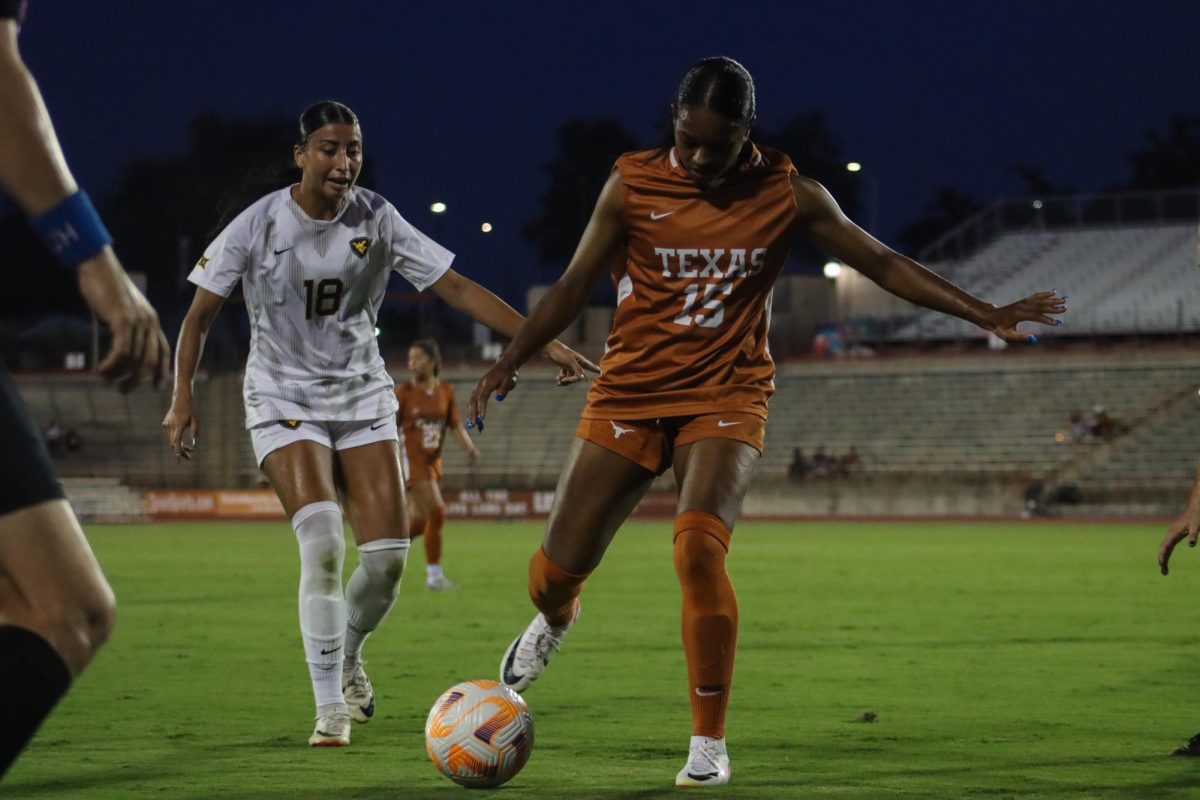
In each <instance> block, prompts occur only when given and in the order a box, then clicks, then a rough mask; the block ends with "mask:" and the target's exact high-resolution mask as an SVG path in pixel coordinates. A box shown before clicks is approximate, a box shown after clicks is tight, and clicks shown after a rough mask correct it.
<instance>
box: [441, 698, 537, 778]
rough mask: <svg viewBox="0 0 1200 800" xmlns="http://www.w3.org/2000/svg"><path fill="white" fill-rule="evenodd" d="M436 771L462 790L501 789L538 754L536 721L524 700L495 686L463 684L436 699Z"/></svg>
mask: <svg viewBox="0 0 1200 800" xmlns="http://www.w3.org/2000/svg"><path fill="white" fill-rule="evenodd" d="M425 749H426V750H427V751H428V752H429V758H430V759H431V760H432V761H433V764H434V766H436V767H437V768H438V770H440V771H441V773H442V774H443V775H445V776H446V777H447V778H449V779H450V780H452V781H454V782H455V783H457V784H459V785H461V786H469V787H472V788H483V787H488V786H499V785H500V784H502V783H504V782H505V781H508V780H509V779H511V778H512V777H513V776H514V775H516V774H517V773H518V772H520V771H521V767H524V766H525V762H526V761H528V760H529V754H530V753H531V752H533V716H532V715H531V714H530V713H529V707H528V706H526V705H525V701H524V700H522V699H521V695H519V694H517V693H516V692H514V691H513V690H512V689H510V688H508V687H507V686H505V685H503V684H501V683H498V682H496V681H489V680H475V681H464V682H462V683H460V684H457V685H455V686H451V687H450V688H449V689H447V690H446V691H445V693H444V694H442V696H441V697H439V698H438V699H437V702H436V703H434V704H433V708H432V709H430V711H429V718H428V719H427V720H426V721H425Z"/></svg>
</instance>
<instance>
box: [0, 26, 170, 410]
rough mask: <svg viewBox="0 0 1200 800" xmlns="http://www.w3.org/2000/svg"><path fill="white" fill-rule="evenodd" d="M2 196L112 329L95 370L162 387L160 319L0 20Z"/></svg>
mask: <svg viewBox="0 0 1200 800" xmlns="http://www.w3.org/2000/svg"><path fill="white" fill-rule="evenodd" d="M0 190H3V191H4V193H6V194H8V195H9V196H11V197H12V198H13V200H15V201H16V203H17V205H18V206H20V207H21V209H22V210H23V211H24V212H25V213H26V214H27V215H28V216H29V218H30V222H31V224H32V226H33V228H34V230H35V231H37V233H38V234H39V235H41V237H42V239H43V240H44V241H45V242H46V244H47V246H48V247H49V248H50V250H51V252H53V253H54V255H55V256H56V257H57V258H58V260H59V261H60V262H61V263H62V264H63V265H64V266H67V267H77V268H78V270H77V276H78V279H79V291H80V293H81V294H82V295H83V299H84V300H85V301H86V302H87V304H88V306H89V307H90V308H91V309H92V311H93V312H94V313H95V314H96V316H97V317H99V318H100V320H101V321H102V322H103V323H104V324H105V326H107V327H108V329H109V330H110V331H112V337H113V340H112V346H111V348H110V349H109V352H108V353H107V354H106V355H105V357H104V359H103V360H102V361H101V362H100V363H99V364H98V365H97V366H96V370H97V372H99V373H100V375H101V376H103V377H104V378H106V379H108V380H112V381H116V382H117V384H118V386H119V387H120V389H121V390H122V391H128V390H130V389H132V388H134V387H135V386H137V385H138V384H139V383H141V382H142V381H143V380H146V379H149V380H151V381H152V382H153V383H154V384H155V385H156V386H161V385H162V384H163V382H164V381H165V380H166V377H167V370H168V369H169V367H170V361H171V347H170V345H169V344H168V343H167V337H166V336H165V335H164V334H163V332H162V328H161V327H160V326H159V323H158V315H157V314H156V313H155V312H154V309H153V308H151V307H150V304H149V303H147V302H146V298H145V297H143V296H142V293H141V292H139V291H138V289H137V287H136V286H134V285H133V283H132V282H131V281H130V280H129V277H128V276H127V275H126V274H125V270H124V269H122V268H121V264H120V263H119V262H118V261H117V257H116V256H115V255H114V254H113V251H112V248H111V247H109V242H111V239H110V238H109V236H108V231H106V230H105V229H104V225H103V223H101V221H100V217H99V216H98V215H97V214H96V211H95V209H94V208H93V207H92V204H91V202H90V201H89V200H88V199H87V195H86V194H83V193H82V192H80V191H79V190H78V187H77V186H76V185H75V179H74V178H73V177H72V176H71V171H70V169H69V168H68V167H67V162H66V159H64V158H63V154H62V149H61V148H60V147H59V144H58V137H57V136H56V135H55V134H54V125H53V124H52V123H51V122H50V116H49V114H47V113H46V107H45V105H44V104H43V103H42V96H41V93H40V92H39V91H38V87H37V83H36V82H35V81H34V79H33V75H31V74H30V72H29V70H28V69H26V67H25V63H24V61H22V60H21V53H20V50H19V49H18V47H17V26H16V23H15V22H13V21H12V20H0Z"/></svg>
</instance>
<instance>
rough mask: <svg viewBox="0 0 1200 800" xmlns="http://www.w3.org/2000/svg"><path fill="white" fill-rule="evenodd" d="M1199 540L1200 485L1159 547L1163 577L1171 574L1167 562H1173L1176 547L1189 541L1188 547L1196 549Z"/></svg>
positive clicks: (1194, 490) (1159, 561) (1193, 490)
mask: <svg viewBox="0 0 1200 800" xmlns="http://www.w3.org/2000/svg"><path fill="white" fill-rule="evenodd" d="M1197 538H1200V484H1197V486H1196V488H1194V489H1192V496H1191V497H1190V498H1189V499H1188V504H1187V508H1185V509H1184V510H1183V513H1182V514H1180V515H1179V516H1178V517H1177V518H1176V519H1175V521H1174V522H1172V523H1171V527H1169V528H1167V535H1166V536H1164V537H1163V540H1162V544H1161V545H1159V547H1158V568H1159V569H1160V570H1161V571H1162V574H1163V575H1166V574H1167V573H1168V572H1169V570H1168V569H1167V562H1168V561H1170V560H1171V553H1172V552H1174V550H1175V545H1177V544H1179V543H1180V542H1182V541H1183V540H1184V539H1187V540H1188V547H1195V546H1196V540H1197Z"/></svg>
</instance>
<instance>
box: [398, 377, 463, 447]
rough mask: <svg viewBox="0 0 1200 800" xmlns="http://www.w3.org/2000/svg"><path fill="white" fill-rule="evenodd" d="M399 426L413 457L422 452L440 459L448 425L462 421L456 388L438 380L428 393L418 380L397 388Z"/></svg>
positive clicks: (405, 445)
mask: <svg viewBox="0 0 1200 800" xmlns="http://www.w3.org/2000/svg"><path fill="white" fill-rule="evenodd" d="M396 400H398V401H399V402H400V410H399V411H397V412H396V425H397V427H399V428H400V431H401V433H402V434H403V436H404V449H405V450H406V451H407V452H408V457H409V459H410V460H412V459H415V458H416V457H417V456H418V455H420V456H424V457H425V458H427V459H428V458H437V457H438V456H440V455H441V453H442V444H443V443H444V442H445V435H444V434H445V432H446V426H447V425H457V424H458V420H459V417H458V404H457V402H456V401H455V399H454V389H453V388H452V387H451V386H450V384H448V383H442V382H441V381H439V382H438V384H437V386H434V387H433V391H430V392H427V391H425V390H424V389H422V388H421V387H420V386H418V385H417V384H415V383H411V382H410V383H406V384H404V385H402V386H397V387H396Z"/></svg>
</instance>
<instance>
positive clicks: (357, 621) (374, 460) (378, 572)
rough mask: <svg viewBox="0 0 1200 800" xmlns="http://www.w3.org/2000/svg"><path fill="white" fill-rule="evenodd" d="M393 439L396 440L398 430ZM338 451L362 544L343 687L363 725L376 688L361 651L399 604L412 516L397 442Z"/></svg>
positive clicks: (346, 445) (349, 445)
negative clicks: (405, 495) (369, 676)
mask: <svg viewBox="0 0 1200 800" xmlns="http://www.w3.org/2000/svg"><path fill="white" fill-rule="evenodd" d="M392 433H393V437H394V434H395V430H394V428H393V430H392ZM376 435H378V432H376ZM337 447H338V451H337V459H338V466H339V470H338V471H339V475H340V478H341V489H342V497H343V500H344V502H345V504H346V509H347V511H348V513H349V516H350V525H351V527H352V528H353V529H354V540H355V542H356V543H357V544H358V566H356V567H355V568H354V573H353V574H352V575H351V576H350V580H349V581H348V582H347V584H346V609H347V614H346V660H345V663H344V667H343V672H342V687H343V690H344V692H345V695H346V702H347V704H348V705H349V708H350V715H351V717H352V718H353V719H354V720H355V721H356V722H360V723H361V722H368V721H370V719H371V718H372V717H373V716H374V715H375V692H374V688H373V687H372V686H371V681H370V680H369V679H368V678H367V673H366V671H365V670H364V669H363V664H364V663H366V662H364V661H363V659H362V650H363V645H364V644H365V643H366V640H367V637H369V636H370V635H371V633H372V632H373V631H374V630H376V629H377V628H378V627H379V626H380V624H382V622H383V620H384V619H385V618H386V617H387V615H388V613H389V612H390V611H391V610H392V607H393V606H394V605H395V603H396V597H397V595H398V593H399V590H400V580H401V578H402V577H403V576H404V568H405V565H406V563H407V561H408V549H409V537H408V514H407V510H406V508H405V502H404V482H403V478H402V477H401V472H400V454H399V449H398V446H397V443H396V441H395V439H394V438H392V439H390V440H382V441H380V440H376V441H373V442H370V443H367V444H361V445H357V446H355V442H354V440H353V439H349V438H347V439H341V440H339V441H338V442H337Z"/></svg>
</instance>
